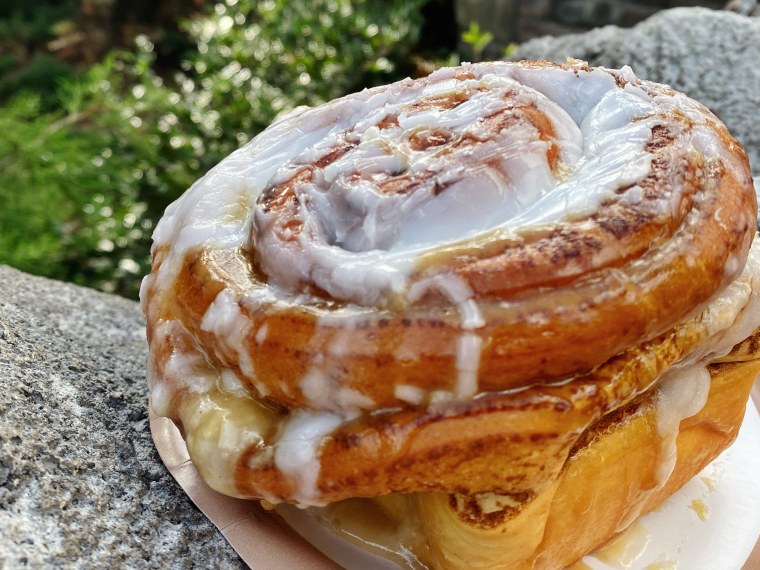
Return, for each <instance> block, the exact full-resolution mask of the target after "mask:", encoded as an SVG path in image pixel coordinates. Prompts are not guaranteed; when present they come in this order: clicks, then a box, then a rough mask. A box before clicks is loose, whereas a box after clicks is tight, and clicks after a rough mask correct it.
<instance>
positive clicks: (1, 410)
mask: <svg viewBox="0 0 760 570" xmlns="http://www.w3.org/2000/svg"><path fill="white" fill-rule="evenodd" d="M146 357H147V346H146V342H145V329H144V324H143V319H142V315H141V312H140V309H139V307H138V305H137V303H135V302H131V301H127V300H125V299H121V298H119V297H115V296H111V295H105V294H102V293H97V292H95V291H91V290H88V289H83V288H80V287H75V286H72V285H67V284H63V283H57V282H54V281H49V280H47V279H41V278H38V277H31V276H29V275H26V274H23V273H20V272H18V271H15V270H13V269H10V268H7V267H4V266H0V382H1V383H2V390H0V568H1V569H3V570H5V569H11V568H13V569H15V568H198V567H206V568H244V567H245V565H244V564H243V563H242V562H241V560H240V559H239V558H238V556H237V554H236V553H235V552H234V550H232V548H231V547H230V546H229V545H228V544H227V542H226V541H225V540H224V538H223V537H222V535H221V534H220V533H219V532H218V531H217V530H216V529H215V527H214V526H213V525H212V524H211V523H210V522H208V520H207V519H206V518H205V517H204V516H203V514H202V513H201V512H200V511H199V510H197V509H196V508H195V506H194V505H193V504H192V503H191V502H190V500H189V499H187V497H186V496H185V494H184V492H183V491H182V489H181V488H180V487H179V486H178V485H177V484H176V483H175V481H174V479H173V478H172V477H171V475H170V474H169V472H168V471H167V470H166V469H165V468H164V465H163V463H162V462H161V459H160V458H159V456H158V454H157V452H156V451H155V449H154V447H153V442H152V439H151V436H150V429H149V424H148V416H147V388H146V381H145V362H146Z"/></svg>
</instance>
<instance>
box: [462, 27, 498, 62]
mask: <svg viewBox="0 0 760 570" xmlns="http://www.w3.org/2000/svg"><path fill="white" fill-rule="evenodd" d="M462 41H463V42H464V43H466V44H467V45H469V46H470V48H471V49H472V57H473V61H481V60H482V59H483V51H485V49H486V48H487V47H488V44H490V43H491V42H492V41H493V34H492V33H491V32H489V31H488V30H481V29H480V24H478V23H477V22H470V27H469V28H468V29H467V31H466V32H462Z"/></svg>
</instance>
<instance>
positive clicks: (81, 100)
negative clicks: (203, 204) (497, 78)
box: [0, 0, 422, 296]
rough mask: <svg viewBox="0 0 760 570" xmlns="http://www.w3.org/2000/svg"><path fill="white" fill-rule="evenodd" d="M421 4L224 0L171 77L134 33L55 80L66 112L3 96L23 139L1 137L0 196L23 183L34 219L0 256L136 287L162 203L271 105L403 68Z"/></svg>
mask: <svg viewBox="0 0 760 570" xmlns="http://www.w3.org/2000/svg"><path fill="white" fill-rule="evenodd" d="M421 4H422V0H418V1H417V2H406V1H404V0H386V1H383V2H378V1H372V0H354V1H349V0H316V1H309V0H291V1H288V0H280V1H277V2H275V1H274V0H263V1H256V0H226V3H220V4H216V5H215V6H213V9H212V11H211V13H210V14H209V15H208V16H206V17H204V18H200V19H196V20H192V21H189V22H187V24H186V26H185V29H186V32H187V34H188V36H189V38H190V40H191V43H192V45H193V46H194V49H193V50H191V51H190V52H189V53H188V54H187V56H186V57H185V58H184V60H183V62H182V68H181V69H180V70H178V71H177V72H176V73H175V74H174V76H172V77H169V78H163V77H161V76H160V75H159V74H158V73H157V72H156V70H155V52H154V46H153V45H152V44H151V42H150V41H149V40H148V39H147V38H146V37H139V38H138V40H137V45H136V48H135V50H134V51H133V52H129V53H123V52H122V53H115V54H112V55H111V56H109V57H108V58H107V59H106V60H105V61H104V62H103V63H102V64H99V65H97V66H95V67H94V68H92V69H91V70H90V72H89V73H88V74H87V75H86V77H85V79H84V80H82V81H78V82H70V83H69V84H67V85H66V87H65V88H64V89H62V90H61V91H60V93H59V95H60V97H61V99H62V101H63V102H64V103H65V105H66V112H65V114H64V115H63V116H56V115H46V116H42V117H35V116H34V113H35V111H34V109H33V107H34V105H35V103H34V101H33V100H32V99H29V98H26V99H20V100H19V101H16V102H14V103H12V104H11V106H10V107H8V108H6V109H0V115H5V114H6V113H8V110H9V109H10V110H12V112H11V113H9V114H8V115H7V117H8V121H11V122H13V121H15V122H16V123H18V124H15V125H12V124H8V125H6V126H7V128H8V129H17V132H18V136H19V138H20V139H21V138H24V139H25V140H26V141H28V143H29V144H26V146H23V145H21V143H22V142H23V141H21V140H18V141H16V142H15V143H14V142H13V141H6V143H7V144H6V145H4V146H0V161H3V160H12V161H13V162H14V164H15V168H14V169H13V171H12V172H0V188H5V189H6V190H5V191H7V192H10V193H12V194H13V196H9V197H8V198H6V197H5V196H0V197H1V198H3V199H4V200H7V199H9V198H10V199H12V198H13V197H16V198H17V199H18V197H19V196H26V197H23V198H22V199H21V200H20V201H19V202H18V204H19V208H20V209H19V214H18V216H19V217H18V219H19V220H21V219H26V220H29V219H33V220H34V223H33V224H31V226H30V225H28V224H27V227H28V228H29V229H27V230H24V229H23V228H18V227H17V228H16V229H14V230H12V231H11V232H9V236H10V237H8V240H9V241H8V243H9V245H10V247H11V250H12V253H10V254H9V253H8V250H7V249H6V250H5V251H6V253H2V252H0V262H6V263H11V264H14V265H16V266H19V267H22V268H24V269H26V270H28V271H32V272H35V273H43V274H46V275H51V276H54V277H57V278H60V279H66V280H73V281H77V282H80V283H84V284H87V285H91V286H95V287H98V288H101V289H104V290H107V291H114V292H117V293H120V294H124V295H128V296H135V295H136V292H137V289H138V287H139V280H140V276H141V275H142V274H144V273H145V272H146V271H147V270H148V248H149V243H150V233H151V231H152V229H153V227H154V226H155V223H156V221H157V219H158V217H160V215H161V213H162V212H163V210H164V208H165V207H166V205H167V204H168V203H169V202H171V201H172V200H174V199H176V198H177V197H178V196H179V194H180V193H181V192H183V191H184V190H185V189H186V188H187V187H188V186H189V185H190V184H191V183H192V182H193V181H194V180H195V179H197V178H198V177H200V176H201V175H202V174H203V173H205V172H206V171H207V170H208V169H209V168H210V167H211V166H213V165H214V164H216V163H217V162H218V161H219V160H221V158H223V157H224V156H226V155H227V154H229V153H230V152H231V151H232V150H234V149H235V148H237V147H238V146H240V145H242V144H244V143H245V142H247V141H248V140H249V139H250V138H251V137H252V136H254V135H256V134H257V133H258V132H260V131H261V130H262V129H264V128H265V127H266V126H267V125H268V124H270V123H271V122H272V120H273V119H274V118H275V117H276V116H277V115H278V114H280V113H282V112H285V111H288V110H290V109H292V108H294V107H296V106H299V105H316V104H319V103H321V102H324V101H326V100H329V99H332V98H334V97H337V96H340V95H343V94H345V93H347V92H350V91H354V90H358V89H360V88H362V87H364V86H368V85H373V84H378V83H384V82H387V81H391V80H394V79H396V78H398V77H400V76H405V75H406V72H407V69H406V68H405V67H404V62H405V61H408V59H409V58H408V55H409V52H410V50H411V49H413V47H414V45H415V42H416V39H417V35H418V32H419V28H420V25H421V21H420V20H421V18H420V16H419V9H420V6H421ZM24 121H26V122H30V124H29V125H28V126H26V125H24V126H22V125H21V124H20V123H21V122H24ZM51 121H52V124H53V126H52V127H51V126H49V124H50V123H51ZM24 128H26V129H31V130H30V131H28V133H27V135H24V134H23V132H24ZM32 142H33V144H32ZM14 144H18V145H20V146H19V147H18V148H16V147H14V146H13V145H14ZM35 145H36V146H35ZM22 147H23V148H22ZM38 153H43V154H44V155H45V156H47V157H48V158H49V160H48V161H47V162H44V164H43V163H42V162H41V161H40V159H39V158H38ZM40 156H41V155H40ZM25 173H26V174H25ZM25 193H26V194H25ZM43 197H44V198H43ZM36 200H41V201H40V202H36ZM43 200H44V202H47V203H48V205H50V206H53V210H49V209H47V208H45V207H43V203H42V201H43ZM12 221H13V220H12V219H11V218H8V217H0V222H1V223H2V225H3V227H2V233H5V225H6V224H9V223H11V222H12ZM32 227H33V230H32ZM32 233H33V234H35V235H34V236H31V234H32ZM13 236H16V237H13ZM23 236H26V238H24V237H23ZM51 236H52V237H51ZM24 239H26V240H27V241H26V242H24ZM22 242H23V243H27V244H29V246H28V247H24V246H23V244H22ZM13 244H15V246H14V245H13ZM24 251H27V253H24Z"/></svg>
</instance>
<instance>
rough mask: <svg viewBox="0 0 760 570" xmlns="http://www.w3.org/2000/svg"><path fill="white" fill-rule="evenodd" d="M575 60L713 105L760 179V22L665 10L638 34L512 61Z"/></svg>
mask: <svg viewBox="0 0 760 570" xmlns="http://www.w3.org/2000/svg"><path fill="white" fill-rule="evenodd" d="M568 57H574V58H577V59H582V60H585V61H587V62H588V63H589V64H590V65H603V66H605V67H613V68H619V67H622V66H623V65H630V66H631V67H632V68H633V71H634V72H635V73H636V74H637V75H638V76H639V77H641V78H644V79H649V80H652V81H657V82H659V83H667V84H669V85H670V86H672V87H673V88H675V89H677V90H679V91H683V92H684V93H686V94H687V95H689V96H690V97H692V98H694V99H696V100H697V101H699V102H700V103H702V104H704V105H706V106H707V107H708V108H710V110H711V111H712V112H713V113H715V114H716V115H717V116H718V117H719V118H720V119H721V120H722V121H723V122H724V123H726V125H727V126H728V129H729V130H730V131H731V133H732V134H733V135H734V136H735V137H736V138H737V139H739V141H740V142H741V143H742V144H743V145H744V148H745V149H746V150H747V153H748V154H749V157H750V164H751V165H752V168H753V174H754V175H755V176H757V175H760V126H758V120H757V117H758V115H757V109H760V66H759V65H758V61H760V18H751V17H747V16H742V15H739V14H735V13H733V12H727V11H713V10H707V9H704V8H675V9H673V10H665V11H662V12H659V13H658V14H657V15H655V16H653V17H651V18H649V19H648V20H645V21H644V22H642V23H640V24H638V25H637V26H635V27H633V28H630V29H624V28H618V27H615V26H607V27H604V28H599V29H596V30H592V31H590V32H587V33H584V34H573V35H568V36H560V37H543V38H537V39H535V40H531V41H528V42H526V43H524V44H522V45H521V46H520V47H519V48H518V49H517V51H516V52H515V53H514V54H513V55H512V56H511V58H510V59H548V60H551V61H556V62H564V61H565V60H566V59H567V58H568Z"/></svg>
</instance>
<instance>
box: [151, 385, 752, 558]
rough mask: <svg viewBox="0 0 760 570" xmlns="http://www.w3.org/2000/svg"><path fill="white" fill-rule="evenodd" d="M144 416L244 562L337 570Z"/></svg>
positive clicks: (180, 478)
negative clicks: (221, 486) (216, 483)
mask: <svg viewBox="0 0 760 570" xmlns="http://www.w3.org/2000/svg"><path fill="white" fill-rule="evenodd" d="M752 401H753V402H754V404H755V406H756V407H757V409H758V411H759V412H760V378H759V379H758V380H756V381H755V385H754V386H753V388H752ZM149 417H150V431H151V434H152V436H153V441H154V442H155V445H156V449H157V450H158V453H159V455H160V456H161V459H162V460H163V462H164V464H165V465H166V467H167V469H168V470H169V472H170V473H171V474H172V476H173V477H174V478H175V479H176V480H177V483H179V485H180V487H182V489H184V491H185V493H187V495H188V497H190V499H191V500H192V501H193V503H195V505H196V506H197V507H198V508H199V509H200V510H201V511H202V512H203V513H204V514H205V515H206V516H207V517H208V518H209V520H210V521H211V522H212V523H213V524H214V525H215V526H216V527H217V528H218V529H219V531H220V532H221V533H222V535H223V536H224V537H225V538H226V539H227V541H228V542H229V543H230V545H231V546H232V548H234V549H235V551H236V552H237V553H238V554H239V555H240V557H241V558H242V559H243V561H244V562H245V563H246V564H248V566H250V567H251V568H255V569H257V570H258V569H261V570H264V569H266V570H291V569H292V568H310V569H313V570H336V569H339V568H340V566H338V565H337V564H335V563H334V562H333V561H331V560H330V559H329V558H327V557H326V556H325V555H324V554H322V553H321V552H319V551H318V550H317V549H316V548H314V547H313V546H311V545H310V544H309V543H308V542H307V541H306V540H304V539H303V538H302V537H301V536H299V535H298V534H296V533H295V532H294V531H292V530H290V528H289V527H287V525H285V523H284V522H282V521H281V519H280V517H278V516H275V515H273V514H271V513H268V512H267V511H265V510H264V509H263V508H262V507H261V506H260V505H259V503H258V501H245V500H242V499H233V498H232V497H227V496H226V495H222V494H221V493H217V492H216V491H214V490H213V489H211V488H210V487H209V486H208V485H206V483H205V482H204V481H203V480H202V479H201V477H200V475H199V474H198V471H197V470H196V469H195V466H194V465H193V464H192V462H191V461H190V456H189V455H188V453H187V448H186V447H185V442H184V440H183V439H182V437H181V436H180V434H179V431H178V430H177V428H176V427H175V426H174V424H173V423H172V422H171V420H168V419H167V418H159V417H157V416H156V415H155V414H154V413H153V410H152V409H150V410H149ZM758 569H760V537H758V541H757V544H756V545H755V549H754V550H753V551H752V554H750V557H749V559H747V562H745V564H744V566H742V570H758Z"/></svg>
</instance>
